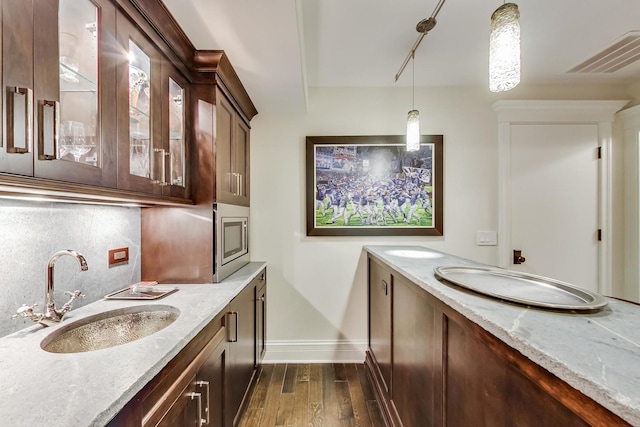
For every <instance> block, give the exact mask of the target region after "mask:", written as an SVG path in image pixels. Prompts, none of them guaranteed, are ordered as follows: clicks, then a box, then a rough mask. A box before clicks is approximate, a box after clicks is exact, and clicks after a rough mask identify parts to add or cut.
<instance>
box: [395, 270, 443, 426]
mask: <svg viewBox="0 0 640 427" xmlns="http://www.w3.org/2000/svg"><path fill="white" fill-rule="evenodd" d="M393 313H394V315H393V342H392V352H393V365H392V377H393V379H392V381H393V393H392V400H393V406H394V407H395V410H396V412H397V416H398V418H399V419H400V420H402V423H403V424H404V425H405V426H421V427H430V426H436V425H439V422H438V417H437V416H436V415H437V414H438V412H439V408H440V407H441V406H442V400H441V399H439V395H438V393H434V391H436V390H433V388H438V387H439V386H441V382H438V381H437V380H436V379H437V378H439V377H440V376H441V375H442V370H441V364H440V359H441V358H442V346H441V345H438V344H439V341H438V340H437V339H436V336H435V335H436V331H437V330H438V328H439V327H440V323H441V322H440V321H441V318H440V317H439V316H438V315H437V314H436V308H435V306H434V304H433V301H432V298H430V297H428V296H427V295H426V293H425V292H419V291H418V289H417V287H415V286H413V285H412V284H410V283H407V282H406V281H404V280H401V279H400V278H399V277H396V276H394V277H393ZM418 337H419V338H418Z"/></svg>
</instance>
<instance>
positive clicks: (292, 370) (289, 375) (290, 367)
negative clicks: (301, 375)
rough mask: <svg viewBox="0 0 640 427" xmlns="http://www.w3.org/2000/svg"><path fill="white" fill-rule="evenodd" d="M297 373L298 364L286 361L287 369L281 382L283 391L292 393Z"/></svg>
mask: <svg viewBox="0 0 640 427" xmlns="http://www.w3.org/2000/svg"><path fill="white" fill-rule="evenodd" d="M297 375H298V365H296V364H295V363H288V364H287V370H286V372H285V374H284V383H283V384H282V392H283V393H293V390H294V386H295V384H296V377H297Z"/></svg>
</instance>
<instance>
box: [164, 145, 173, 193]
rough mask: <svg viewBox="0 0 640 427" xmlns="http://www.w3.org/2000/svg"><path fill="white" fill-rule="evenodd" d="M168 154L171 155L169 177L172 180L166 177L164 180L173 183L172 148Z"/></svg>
mask: <svg viewBox="0 0 640 427" xmlns="http://www.w3.org/2000/svg"><path fill="white" fill-rule="evenodd" d="M167 155H168V156H169V179H170V180H171V181H168V180H167V178H166V177H165V179H164V180H165V182H166V183H167V185H169V184H173V153H172V152H171V150H169V152H168V153H167Z"/></svg>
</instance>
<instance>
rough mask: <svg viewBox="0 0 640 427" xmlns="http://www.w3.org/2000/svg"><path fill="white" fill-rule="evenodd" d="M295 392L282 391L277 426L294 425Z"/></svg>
mask: <svg viewBox="0 0 640 427" xmlns="http://www.w3.org/2000/svg"><path fill="white" fill-rule="evenodd" d="M294 398H295V394H293V393H282V394H281V395H280V401H279V402H278V413H277V414H276V422H275V424H274V425H275V426H276V427H284V426H292V425H295V424H292V423H291V420H292V418H293V403H294Z"/></svg>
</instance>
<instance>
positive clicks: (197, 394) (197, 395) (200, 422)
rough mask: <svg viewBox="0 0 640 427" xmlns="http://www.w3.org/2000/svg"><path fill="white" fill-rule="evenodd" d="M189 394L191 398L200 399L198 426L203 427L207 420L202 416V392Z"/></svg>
mask: <svg viewBox="0 0 640 427" xmlns="http://www.w3.org/2000/svg"><path fill="white" fill-rule="evenodd" d="M187 396H189V397H190V398H191V400H193V399H198V427H202V425H203V423H204V421H206V420H205V419H204V418H202V393H189V394H187Z"/></svg>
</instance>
